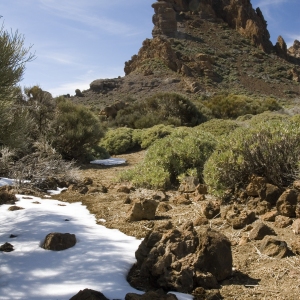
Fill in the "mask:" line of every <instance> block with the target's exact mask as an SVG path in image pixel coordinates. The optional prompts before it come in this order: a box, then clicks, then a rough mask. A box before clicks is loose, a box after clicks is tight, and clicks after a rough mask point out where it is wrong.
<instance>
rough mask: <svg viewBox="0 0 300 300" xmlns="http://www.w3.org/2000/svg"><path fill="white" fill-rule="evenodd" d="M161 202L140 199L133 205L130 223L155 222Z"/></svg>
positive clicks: (129, 218) (129, 217)
mask: <svg viewBox="0 0 300 300" xmlns="http://www.w3.org/2000/svg"><path fill="white" fill-rule="evenodd" d="M158 204H159V202H158V201H156V200H150V199H139V200H137V201H136V202H134V203H133V206H132V209H131V211H130V212H129V216H128V221H129V222H133V221H141V220H154V219H155V212H156V208H157V206H158Z"/></svg>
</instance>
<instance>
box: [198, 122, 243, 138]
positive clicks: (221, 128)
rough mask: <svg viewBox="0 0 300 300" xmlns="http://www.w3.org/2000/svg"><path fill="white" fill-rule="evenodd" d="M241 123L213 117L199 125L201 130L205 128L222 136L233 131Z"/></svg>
mask: <svg viewBox="0 0 300 300" xmlns="http://www.w3.org/2000/svg"><path fill="white" fill-rule="evenodd" d="M238 127H241V124H240V123H238V122H236V121H233V120H223V119H212V120H209V121H207V122H205V123H202V124H200V125H199V126H197V128H198V129H199V130H204V131H206V132H209V133H211V134H212V135H214V136H216V137H217V136H222V135H223V134H229V133H231V132H233V131H234V130H235V129H237V128H238Z"/></svg>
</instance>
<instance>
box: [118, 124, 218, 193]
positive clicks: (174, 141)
mask: <svg viewBox="0 0 300 300" xmlns="http://www.w3.org/2000/svg"><path fill="white" fill-rule="evenodd" d="M215 146H216V141H215V139H214V137H213V136H212V135H211V134H209V133H206V132H203V131H199V130H194V129H190V128H180V130H175V131H174V132H173V133H172V134H171V135H168V136H167V137H165V138H163V139H159V140H157V141H156V142H155V143H154V144H152V145H151V146H150V147H149V149H148V152H147V154H146V157H145V160H144V161H143V162H142V163H141V164H139V165H137V166H136V167H135V168H134V169H132V170H129V171H126V172H123V173H122V174H121V176H120V180H122V181H131V182H132V183H133V184H134V185H136V186H143V187H149V188H167V187H170V186H171V185H172V184H177V183H178V178H179V177H182V176H183V174H188V173H189V172H190V171H191V169H194V172H196V174H197V176H198V177H199V178H200V179H202V170H203V166H204V163H205V161H206V160H207V159H208V157H209V156H210V154H211V153H212V152H213V150H214V148H215Z"/></svg>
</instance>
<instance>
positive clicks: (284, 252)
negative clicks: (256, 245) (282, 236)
mask: <svg viewBox="0 0 300 300" xmlns="http://www.w3.org/2000/svg"><path fill="white" fill-rule="evenodd" d="M259 250H260V252H261V253H262V254H265V255H267V256H270V257H276V258H283V257H286V256H288V255H289V254H290V251H289V249H288V247H287V244H286V242H285V241H282V240H279V239H278V238H275V237H273V236H269V235H267V236H265V237H264V239H263V240H262V243H261V245H260V249H259Z"/></svg>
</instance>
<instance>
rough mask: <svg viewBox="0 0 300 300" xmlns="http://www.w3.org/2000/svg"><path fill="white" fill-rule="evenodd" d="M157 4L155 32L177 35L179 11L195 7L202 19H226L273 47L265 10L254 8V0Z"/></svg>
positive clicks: (174, 0) (266, 46)
mask: <svg viewBox="0 0 300 300" xmlns="http://www.w3.org/2000/svg"><path fill="white" fill-rule="evenodd" d="M153 7H154V10H155V15H154V17H153V23H154V30H153V36H157V35H158V34H165V35H167V36H175V35H176V31H177V26H176V25H175V22H174V16H175V17H176V15H175V13H177V15H178V14H179V13H180V12H187V11H192V12H193V13H195V14H199V19H201V17H202V16H209V17H210V18H220V19H222V20H223V21H224V22H226V23H227V24H228V25H229V26H230V27H231V28H233V29H236V30H237V31H238V32H239V33H240V34H242V35H244V36H246V37H247V38H249V39H250V40H251V41H252V43H253V44H254V45H255V46H257V47H258V48H260V49H262V50H263V51H265V52H267V53H269V52H271V50H272V48H273V45H272V43H271V41H270V34H269V32H268V30H267V23H266V21H265V19H264V17H263V14H262V12H261V10H260V9H259V8H257V9H256V10H254V9H253V7H252V4H251V2H250V0H165V1H162V0H159V1H158V2H156V3H154V4H153Z"/></svg>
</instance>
